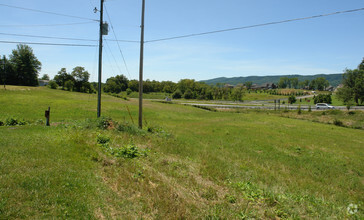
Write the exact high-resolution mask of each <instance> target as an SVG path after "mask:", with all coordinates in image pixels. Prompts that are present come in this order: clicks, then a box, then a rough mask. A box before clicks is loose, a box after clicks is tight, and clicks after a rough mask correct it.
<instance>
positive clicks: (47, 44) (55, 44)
mask: <svg viewBox="0 0 364 220" xmlns="http://www.w3.org/2000/svg"><path fill="white" fill-rule="evenodd" d="M0 43H6V44H35V45H45V46H69V47H96V46H97V45H90V44H58V43H44V42H24V41H4V40H0Z"/></svg>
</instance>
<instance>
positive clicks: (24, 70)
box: [9, 44, 42, 86]
mask: <svg viewBox="0 0 364 220" xmlns="http://www.w3.org/2000/svg"><path fill="white" fill-rule="evenodd" d="M9 57H10V60H9V63H10V64H11V65H12V67H13V70H14V72H13V74H14V79H13V80H14V82H13V84H16V85H24V86H37V85H38V74H39V72H40V70H41V69H42V64H41V62H39V60H38V59H37V57H36V56H35V55H34V53H33V49H32V48H31V47H29V46H28V45H25V44H18V45H17V49H15V50H13V51H12V54H11V55H10V56H9ZM15 80H16V81H15Z"/></svg>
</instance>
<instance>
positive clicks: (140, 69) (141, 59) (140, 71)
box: [138, 0, 145, 129]
mask: <svg viewBox="0 0 364 220" xmlns="http://www.w3.org/2000/svg"><path fill="white" fill-rule="evenodd" d="M144 11H145V0H143V4H142V22H141V26H140V28H141V34H140V63H139V120H138V123H139V128H140V129H142V128H143V58H144Z"/></svg>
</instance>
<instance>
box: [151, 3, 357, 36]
mask: <svg viewBox="0 0 364 220" xmlns="http://www.w3.org/2000/svg"><path fill="white" fill-rule="evenodd" d="M363 10H364V8H357V9H352V10H346V11H336V12H332V13H328V14H321V15H314V16H309V17H301V18H293V19H288V20H282V21H274V22H268V23H262V24H255V25H248V26H242V27H235V28H227V29H221V30H215V31H207V32H200V33H193V34H186V35H180V36H175V37H167V38H160V39H155V40H148V41H145V43H152V42H159V41H167V40H175V39H181V38H189V37H197V36H202V35H209V34H216V33H222V32H228V31H236V30H242V29H248V28H255V27H262V26H268V25H276V24H282V23H288V22H294V21H302V20H308V19H314V18H321V17H327V16H332V15H338V14H344V13H353V12H358V11H363Z"/></svg>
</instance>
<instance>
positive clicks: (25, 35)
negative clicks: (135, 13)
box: [0, 33, 98, 42]
mask: <svg viewBox="0 0 364 220" xmlns="http://www.w3.org/2000/svg"><path fill="white" fill-rule="evenodd" d="M0 35H7V36H17V37H33V38H46V39H59V40H75V41H92V42H98V40H91V39H82V38H67V37H50V36H40V35H29V34H9V33H0Z"/></svg>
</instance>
